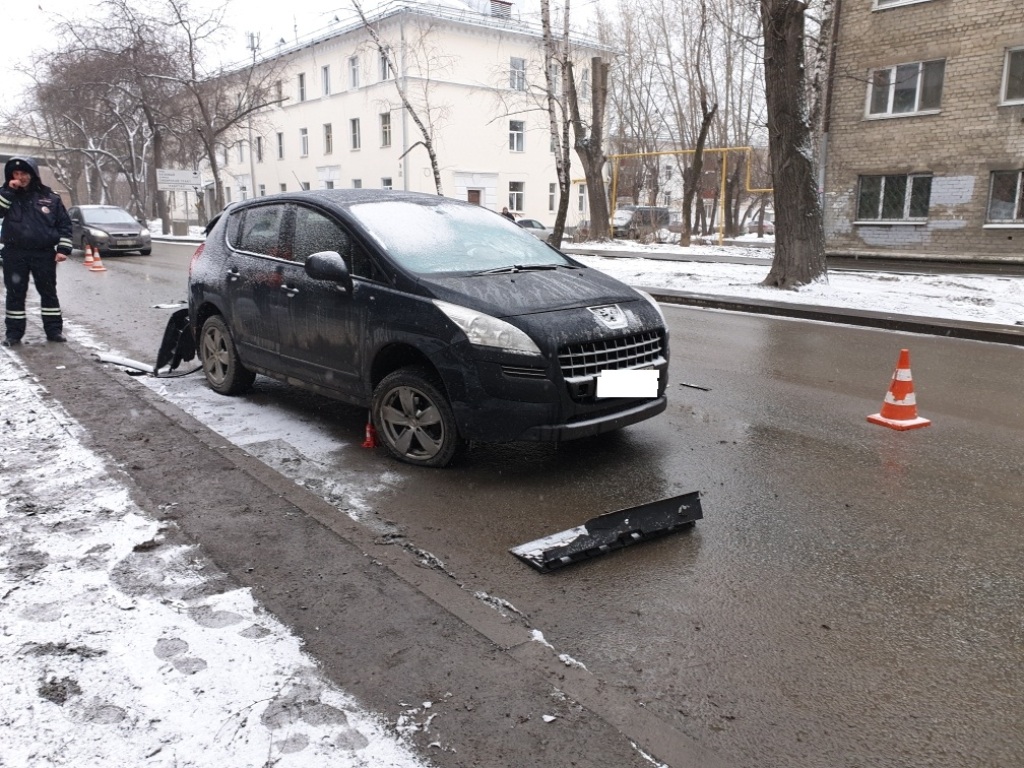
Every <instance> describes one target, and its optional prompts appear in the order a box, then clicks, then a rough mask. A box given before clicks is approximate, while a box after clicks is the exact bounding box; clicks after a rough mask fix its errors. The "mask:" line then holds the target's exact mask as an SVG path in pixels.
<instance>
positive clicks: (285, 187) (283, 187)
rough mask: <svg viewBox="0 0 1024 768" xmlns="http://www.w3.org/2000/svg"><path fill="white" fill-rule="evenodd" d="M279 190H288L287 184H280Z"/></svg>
mask: <svg viewBox="0 0 1024 768" xmlns="http://www.w3.org/2000/svg"><path fill="white" fill-rule="evenodd" d="M281 191H282V192H287V191H288V185H287V184H282V185H281Z"/></svg>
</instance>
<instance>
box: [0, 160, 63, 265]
mask: <svg viewBox="0 0 1024 768" xmlns="http://www.w3.org/2000/svg"><path fill="white" fill-rule="evenodd" d="M19 170H20V171H28V173H30V174H31V175H32V182H31V183H30V184H29V186H28V187H27V188H25V189H11V187H9V186H8V182H9V181H10V180H11V177H12V176H13V175H14V172H15V171H19ZM0 219H3V229H2V232H0V243H3V245H4V247H5V248H7V249H11V250H15V249H16V250H26V251H50V252H52V251H54V250H56V251H58V252H60V253H63V254H64V255H65V256H70V255H71V219H70V217H69V216H68V212H67V209H66V208H65V207H64V203H63V201H62V200H61V199H60V195H58V194H57V193H56V192H54V191H53V190H52V189H50V188H49V187H47V186H46V185H45V184H43V183H42V182H41V181H40V180H39V168H38V166H37V165H36V161H35V160H34V159H32V158H31V157H12V158H11V159H10V160H8V161H7V163H6V164H5V165H4V185H3V186H2V187H0Z"/></svg>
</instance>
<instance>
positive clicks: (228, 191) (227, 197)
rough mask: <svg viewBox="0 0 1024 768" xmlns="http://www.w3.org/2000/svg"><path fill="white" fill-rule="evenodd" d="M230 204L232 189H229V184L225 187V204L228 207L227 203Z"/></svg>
mask: <svg viewBox="0 0 1024 768" xmlns="http://www.w3.org/2000/svg"><path fill="white" fill-rule="evenodd" d="M230 202H231V187H229V186H228V185H227V184H225V185H224V203H225V205H226V204H227V203H230Z"/></svg>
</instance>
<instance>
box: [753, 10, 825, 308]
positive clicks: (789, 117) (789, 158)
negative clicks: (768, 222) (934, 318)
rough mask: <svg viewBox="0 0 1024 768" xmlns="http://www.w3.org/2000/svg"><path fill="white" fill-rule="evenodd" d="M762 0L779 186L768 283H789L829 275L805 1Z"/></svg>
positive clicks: (766, 73) (774, 167) (775, 180)
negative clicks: (810, 112) (811, 112)
mask: <svg viewBox="0 0 1024 768" xmlns="http://www.w3.org/2000/svg"><path fill="white" fill-rule="evenodd" d="M760 3H761V27H762V30H763V33H764V79H765V96H766V99H767V105H768V149H769V153H770V154H771V160H772V181H773V187H774V190H775V192H774V198H775V258H774V260H773V261H772V268H771V270H770V271H769V272H768V276H767V277H766V278H765V279H764V283H763V284H764V285H767V286H771V287H776V288H787V289H788V288H796V287H797V286H801V285H806V284H808V283H811V282H814V281H816V280H827V277H828V271H827V268H826V265H825V233H824V229H823V227H822V218H821V203H820V201H819V199H818V191H817V184H816V181H815V173H814V162H813V159H812V151H811V127H810V123H809V120H808V116H807V101H806V96H805V93H806V92H805V82H804V80H805V72H804V11H805V10H806V5H805V3H803V2H800V0H760Z"/></svg>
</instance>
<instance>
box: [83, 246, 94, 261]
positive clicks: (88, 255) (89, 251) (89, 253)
mask: <svg viewBox="0 0 1024 768" xmlns="http://www.w3.org/2000/svg"><path fill="white" fill-rule="evenodd" d="M93 261H94V259H93V255H92V243H86V244H85V266H87V267H89V266H92V263H93Z"/></svg>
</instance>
